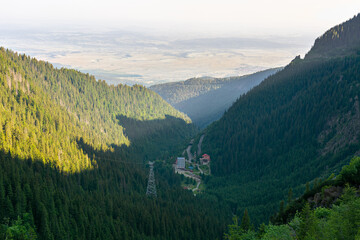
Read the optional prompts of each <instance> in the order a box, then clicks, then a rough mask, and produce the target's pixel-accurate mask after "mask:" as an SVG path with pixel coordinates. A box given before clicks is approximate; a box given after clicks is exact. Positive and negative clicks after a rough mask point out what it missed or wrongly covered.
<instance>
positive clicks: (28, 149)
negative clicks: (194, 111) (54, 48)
mask: <svg viewBox="0 0 360 240" xmlns="http://www.w3.org/2000/svg"><path fill="white" fill-rule="evenodd" d="M0 62H1V69H0V85H1V89H0V91H1V95H0V98H1V103H2V104H1V106H0V112H1V114H0V126H1V127H0V149H3V150H5V151H10V152H11V153H12V154H13V155H18V156H20V157H30V158H36V159H42V160H43V161H44V162H52V163H53V164H54V165H55V166H57V167H59V168H60V169H62V170H64V171H71V172H73V171H79V170H81V169H86V168H91V167H92V166H93V165H94V164H96V162H95V161H94V160H93V161H91V160H90V159H89V156H87V155H86V154H84V153H83V152H82V150H81V149H80V147H79V146H78V144H77V140H78V139H80V138H81V139H83V141H84V142H86V143H87V144H90V145H91V146H92V147H93V148H94V149H98V150H99V149H102V150H103V151H106V150H111V149H112V146H122V145H124V146H130V145H131V144H132V143H131V140H130V139H129V138H128V137H127V136H126V133H125V132H124V131H126V130H124V128H123V127H122V126H121V125H120V124H121V123H119V120H118V116H120V115H121V116H126V117H127V118H133V119H136V120H139V121H143V122H146V121H150V120H157V119H158V120H162V119H166V116H172V117H174V118H180V119H182V120H183V121H182V122H183V123H180V122H178V121H176V123H175V122H174V121H172V120H169V121H170V122H173V123H174V124H183V125H184V126H185V125H187V124H186V122H189V121H190V120H189V118H188V117H187V116H185V115H184V114H182V113H180V112H178V111H177V110H175V109H174V108H173V107H171V106H170V105H169V104H168V103H166V102H165V101H164V100H163V99H161V97H160V96H159V95H157V94H155V93H154V92H152V91H149V90H147V89H146V88H145V87H142V86H133V87H128V86H126V85H119V86H116V87H114V86H108V85H107V84H106V83H105V82H104V81H96V80H95V78H94V77H93V76H90V75H88V74H82V73H80V72H78V71H75V70H69V69H59V70H58V69H54V68H53V66H52V65H51V64H49V63H45V62H42V61H37V60H36V59H31V58H30V57H28V56H25V55H18V54H16V53H13V52H11V51H9V50H5V49H3V48H1V49H0ZM185 121H186V122H185ZM129 128H131V126H129ZM185 128H187V129H189V130H190V129H191V127H190V126H188V127H185ZM129 130H130V129H129ZM191 131H192V130H190V131H189V132H186V131H185V132H186V133H185V135H186V134H190V133H191ZM174 135H175V136H178V135H176V134H174ZM183 135H184V134H183ZM179 136H181V134H180V135H179Z"/></svg>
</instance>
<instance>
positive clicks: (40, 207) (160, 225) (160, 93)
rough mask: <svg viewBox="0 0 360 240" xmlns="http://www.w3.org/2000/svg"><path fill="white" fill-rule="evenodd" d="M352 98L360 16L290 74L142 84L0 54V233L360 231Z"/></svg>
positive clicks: (359, 136) (319, 234) (236, 235)
mask: <svg viewBox="0 0 360 240" xmlns="http://www.w3.org/2000/svg"><path fill="white" fill-rule="evenodd" d="M114 35H116V34H114ZM111 36H113V35H111ZM133 38H136V37H135V36H132V37H131V38H129V39H127V38H126V37H125V35H124V39H127V40H129V41H127V43H129V44H130V45H131V39H133ZM224 39H227V38H224ZM224 39H223V41H225V40H224ZM189 41H190V40H189ZM189 41H180V40H179V41H174V42H176V44H177V45H179V46H180V45H181V46H183V45H186V46H187V44H189ZM232 41H233V40H232ZM232 41H228V44H231V43H232ZM234 41H235V40H234ZM115 42H116V41H115ZM190 42H191V43H192V44H194V46H198V47H199V48H205V47H206V46H202V44H203V42H202V41H200V42H198V41H195V40H192V41H190ZM210 42H211V41H210ZM216 43H217V41H215V42H212V44H215V45H216ZM266 43H267V42H266V41H264V42H263V44H265V45H266ZM137 44H144V45H146V46H148V47H149V44H150V43H149V42H145V43H142V42H141V41H140V40H139V42H137V43H136V44H135V45H137ZM162 44H163V43H162ZM239 44H240V43H239ZM289 44H290V43H289ZM165 45H166V44H165ZM112 46H114V45H109V46H107V48H106V49H108V48H109V47H112ZM154 46H157V44H155V43H153V42H151V44H150V47H149V49H150V48H151V51H155V50H156V49H154V48H153V47H154ZM166 46H167V45H166ZM166 46H162V47H163V48H169V47H171V46H167V47H166ZM123 47H124V48H126V46H123ZM223 48H225V47H224V46H223ZM149 49H147V50H149ZM138 51H139V52H141V49H140V50H139V49H138ZM149 51H150V50H149ZM185 58H186V57H185ZM235 60H236V59H235ZM235 60H233V61H234V62H233V63H232V64H236V61H235ZM142 61H144V62H147V61H148V59H143V60H142ZM152 64H156V62H153V63H152ZM201 64H205V65H206V62H205V63H201ZM219 66H220V67H221V65H219ZM122 67H124V66H122ZM125 67H126V66H125ZM195 67H196V66H195ZM144 70H146V71H150V70H151V69H150V70H149V69H144ZM257 70H259V69H257ZM151 71H152V70H151ZM168 72H171V69H170V70H169V69H168ZM359 96H360V14H358V15H356V16H354V17H353V18H351V19H349V20H348V21H346V22H343V23H340V24H339V25H336V26H334V27H332V28H330V29H329V30H327V31H326V32H325V33H324V34H322V35H321V36H319V37H318V38H317V39H316V40H315V41H314V45H313V46H312V48H311V49H310V50H309V51H308V52H307V54H306V55H305V56H304V57H301V56H293V60H292V61H291V62H290V63H288V64H287V65H286V66H284V67H282V66H279V67H277V68H268V69H265V70H261V71H258V72H254V73H251V74H248V75H242V76H234V77H226V78H214V77H194V78H190V79H188V80H186V81H179V82H170V83H163V84H156V85H152V86H150V87H148V88H147V87H145V86H143V85H139V84H134V85H133V86H128V85H126V84H118V85H109V84H108V83H107V82H105V80H98V79H96V78H95V76H93V75H90V74H87V73H82V72H81V71H78V70H74V69H68V68H63V67H62V68H56V67H55V66H54V65H52V64H50V63H49V62H45V61H42V60H38V59H36V58H34V57H32V56H28V55H26V54H23V53H18V52H15V51H12V50H10V49H6V48H4V47H1V48H0V239H41V240H47V239H50V240H52V239H54V240H55V239H64V240H65V239H66V240H67V239H84V240H85V239H136V240H137V239H139V240H140V239H141V240H157V239H160V240H169V239H171V240H173V239H174V240H177V239H179V240H180V239H181V240H186V239H189V240H192V239H196V240H202V239H204V240H207V239H226V240H269V239H286V240H295V239H297V240H310V239H319V240H323V239H324V240H328V239H351V240H353V239H355V240H356V239H359V238H360V230H359V229H360V211H359V209H360V198H359V195H360V187H359V186H360V103H359ZM241 216H242V218H241Z"/></svg>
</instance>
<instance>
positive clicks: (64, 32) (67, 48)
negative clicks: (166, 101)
mask: <svg viewBox="0 0 360 240" xmlns="http://www.w3.org/2000/svg"><path fill="white" fill-rule="evenodd" d="M1 9H2V11H1V14H0V33H1V34H0V46H4V47H6V48H10V49H12V50H14V51H17V52H21V53H26V54H28V55H30V56H31V57H36V58H37V59H40V60H45V61H49V62H50V63H52V64H54V65H55V66H56V67H68V68H74V69H77V70H80V71H82V72H87V73H90V74H93V75H95V77H96V78H97V79H104V80H106V81H107V82H108V83H110V84H118V83H126V84H130V85H131V84H134V83H140V84H143V85H145V86H150V85H152V84H156V83H163V82H171V81H180V80H186V79H188V78H191V77H196V76H197V77H201V76H211V77H228V76H235V75H236V76H238V75H244V74H249V73H252V72H256V71H259V70H263V69H267V68H272V67H280V66H284V65H286V64H287V63H289V62H290V61H291V60H292V59H293V58H294V57H295V56H297V55H301V56H304V55H305V54H306V52H307V51H309V50H310V48H311V46H312V44H313V42H314V40H315V39H316V38H317V37H319V36H320V35H321V34H323V33H324V32H325V31H326V30H328V29H329V28H331V27H333V26H335V25H337V24H340V23H342V22H344V21H346V20H348V19H350V18H352V17H353V16H354V15H356V14H358V13H359V12H360V1H359V0H342V1H339V0H336V1H334V0H326V1H325V0H302V1H299V0H297V1H293V0H272V1H269V0H221V1H220V0H216V1H214V0H181V1H179V0H96V1H95V0H61V1H60V0H56V1H55V0H32V1H29V0H11V1H9V0H1Z"/></svg>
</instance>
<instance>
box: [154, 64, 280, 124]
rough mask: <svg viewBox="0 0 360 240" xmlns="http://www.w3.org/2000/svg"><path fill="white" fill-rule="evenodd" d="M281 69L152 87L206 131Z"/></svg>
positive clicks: (197, 79) (196, 79)
mask: <svg viewBox="0 0 360 240" xmlns="http://www.w3.org/2000/svg"><path fill="white" fill-rule="evenodd" d="M280 69H281V68H274V69H268V70H265V71H261V72H257V73H254V74H249V75H245V76H241V77H229V78H193V79H189V80H186V81H184V82H175V83H165V84H159V85H154V86H151V87H150V89H152V90H154V91H155V92H157V93H159V94H160V96H162V97H163V98H164V99H165V100H166V101H167V102H169V103H170V104H172V106H174V107H175V108H176V109H178V110H180V111H182V112H184V113H186V114H187V115H188V116H189V117H190V118H191V120H192V121H193V122H194V123H195V124H196V125H198V126H199V127H201V128H203V127H206V126H207V125H209V124H210V123H212V122H213V121H216V120H218V119H219V118H220V117H221V116H222V115H223V114H224V112H225V111H226V110H227V109H228V108H229V107H230V106H231V104H233V103H234V102H235V101H236V99H238V98H239V97H240V96H241V95H242V94H244V93H246V92H247V91H249V90H250V89H251V88H252V87H254V86H256V85H258V84H259V83H260V82H261V81H262V80H264V79H265V78H266V77H268V76H269V75H271V74H274V73H275V72H277V71H279V70H280Z"/></svg>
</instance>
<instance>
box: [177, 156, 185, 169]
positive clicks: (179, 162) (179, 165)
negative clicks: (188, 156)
mask: <svg viewBox="0 0 360 240" xmlns="http://www.w3.org/2000/svg"><path fill="white" fill-rule="evenodd" d="M176 168H183V169H185V158H184V157H178V158H177V159H176Z"/></svg>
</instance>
